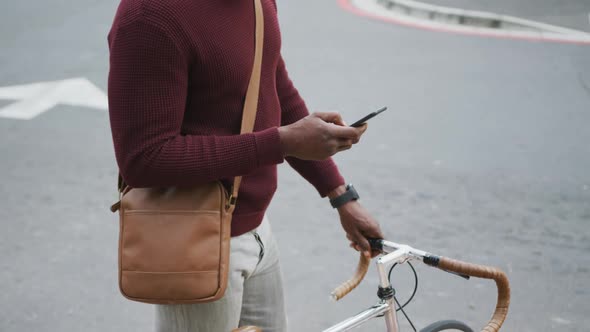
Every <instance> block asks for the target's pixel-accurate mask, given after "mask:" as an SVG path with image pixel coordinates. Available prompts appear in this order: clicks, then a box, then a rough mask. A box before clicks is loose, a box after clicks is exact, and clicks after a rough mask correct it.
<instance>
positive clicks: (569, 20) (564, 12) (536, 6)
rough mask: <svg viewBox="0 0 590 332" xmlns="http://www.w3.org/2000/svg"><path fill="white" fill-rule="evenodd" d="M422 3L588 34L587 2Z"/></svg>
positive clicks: (462, 0)
mask: <svg viewBox="0 0 590 332" xmlns="http://www.w3.org/2000/svg"><path fill="white" fill-rule="evenodd" d="M419 1H422V2H425V3H429V4H433V5H440V6H447V7H456V8H462V9H471V10H482V11H488V12H494V13H498V14H506V15H511V16H516V17H521V18H524V19H529V20H534V21H539V22H543V23H548V24H554V25H559V26H563V27H566V28H570V29H577V30H581V31H587V32H590V22H589V18H588V15H589V13H590V1H588V0H518V1H514V0H494V1H489V0H419Z"/></svg>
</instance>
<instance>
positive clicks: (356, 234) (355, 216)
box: [328, 186, 383, 257]
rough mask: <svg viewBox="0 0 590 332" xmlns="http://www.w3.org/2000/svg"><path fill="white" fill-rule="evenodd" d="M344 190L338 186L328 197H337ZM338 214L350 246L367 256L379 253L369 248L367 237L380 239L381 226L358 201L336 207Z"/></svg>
mask: <svg viewBox="0 0 590 332" xmlns="http://www.w3.org/2000/svg"><path fill="white" fill-rule="evenodd" d="M345 191H346V187H345V186H340V187H338V188H336V189H335V190H333V191H332V192H330V193H329V194H328V197H330V198H334V197H337V196H339V195H341V194H342V193H344V192H345ZM338 214H339V215H340V223H341V224H342V228H344V231H345V232H346V238H348V240H349V241H350V247H351V248H353V249H355V250H357V251H361V252H363V254H364V255H365V256H367V257H368V256H370V257H375V256H377V255H379V254H380V252H379V251H375V250H373V251H372V250H371V247H370V245H369V241H367V238H377V239H382V238H383V232H381V227H379V223H377V221H376V220H375V219H374V218H373V217H372V216H371V215H370V214H369V212H368V211H367V210H366V209H365V208H364V207H363V206H362V205H361V204H360V203H359V202H358V201H350V202H348V203H346V204H344V205H342V206H341V207H339V208H338Z"/></svg>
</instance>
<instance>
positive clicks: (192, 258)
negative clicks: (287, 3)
mask: <svg viewBox="0 0 590 332" xmlns="http://www.w3.org/2000/svg"><path fill="white" fill-rule="evenodd" d="M254 8H255V12H256V37H255V45H256V46H255V47H256V50H255V54H254V66H253V69H252V75H251V77H250V82H249V85H248V90H247V92H246V99H245V102H244V109H243V113H242V127H241V131H240V132H241V133H242V134H243V133H250V132H252V130H253V128H254V121H255V118H256V109H257V106H258V94H259V86H260V68H261V65H262V46H263V40H264V36H263V32H264V17H263V11H262V5H261V3H260V0H254ZM241 180H242V178H241V177H236V178H235V179H234V183H233V187H232V190H231V194H228V192H227V191H226V190H225V188H224V186H223V185H222V184H221V182H219V181H216V182H212V183H209V184H206V185H202V186H197V187H194V188H176V187H171V188H130V187H129V186H127V185H126V184H125V183H124V181H123V178H122V177H121V175H120V174H119V197H120V200H119V201H118V202H117V203H115V204H113V206H111V211H113V212H116V211H117V210H118V211H119V220H120V229H119V288H120V290H121V293H122V294H123V296H125V297H126V298H128V299H129V300H133V301H140V302H147V303H154V304H156V303H160V304H164V303H165V304H181V303H201V302H210V301H215V300H218V299H220V298H221V297H222V296H223V294H224V292H225V289H226V287H227V275H228V269H229V249H230V248H229V244H230V225H231V218H232V213H233V211H234V208H235V204H236V199H237V196H238V190H239V188H240V182H241Z"/></svg>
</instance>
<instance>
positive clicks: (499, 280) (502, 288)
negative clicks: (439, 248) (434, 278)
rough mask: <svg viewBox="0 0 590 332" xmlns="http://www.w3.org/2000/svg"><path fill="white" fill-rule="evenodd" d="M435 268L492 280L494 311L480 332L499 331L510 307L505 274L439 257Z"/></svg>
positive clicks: (489, 268)
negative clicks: (495, 300)
mask: <svg viewBox="0 0 590 332" xmlns="http://www.w3.org/2000/svg"><path fill="white" fill-rule="evenodd" d="M437 267H438V268H440V269H442V270H446V271H451V272H456V273H459V274H466V275H469V276H472V277H476V278H484V279H493V280H494V281H495V282H496V287H497V288H498V301H497V302H496V310H495V311H494V314H493V315H492V318H491V319H490V321H489V322H488V325H486V326H485V327H484V328H483V329H482V332H497V331H499V330H500V327H502V324H503V323H504V320H505V319H506V315H507V314H508V307H509V306H510V283H509V281H508V277H507V276H506V274H505V273H504V272H503V271H502V270H500V269H498V268H495V267H490V266H485V265H478V264H472V263H467V262H462V261H459V260H455V259H451V258H447V257H440V260H439V262H438V265H437Z"/></svg>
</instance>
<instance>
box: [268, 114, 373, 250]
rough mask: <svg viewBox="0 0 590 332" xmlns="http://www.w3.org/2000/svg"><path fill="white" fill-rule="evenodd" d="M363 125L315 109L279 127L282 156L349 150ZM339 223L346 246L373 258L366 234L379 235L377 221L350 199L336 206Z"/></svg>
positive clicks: (312, 156) (326, 155) (316, 155)
mask: <svg viewBox="0 0 590 332" xmlns="http://www.w3.org/2000/svg"><path fill="white" fill-rule="evenodd" d="M366 130H367V124H366V123H365V124H363V125H362V126H360V127H358V128H351V127H348V126H347V125H346V123H345V122H344V120H342V117H341V116H340V114H338V113H335V112H323V113H320V112H317V113H313V114H310V115H308V116H307V117H305V118H303V119H301V120H299V121H297V122H295V123H292V124H290V125H287V126H283V127H279V135H280V138H281V148H282V150H283V152H284V154H285V155H286V156H294V157H297V158H299V159H305V160H324V159H326V158H329V157H330V156H332V155H334V154H336V153H338V152H341V151H344V150H348V149H350V148H351V147H352V146H353V145H354V144H356V143H358V142H359V140H360V138H361V136H362V135H363V133H364V132H365V131H366ZM345 191H346V188H345V186H340V187H338V188H336V189H334V190H333V191H332V192H330V193H329V194H328V196H329V197H330V198H334V197H337V196H340V195H341V194H342V193H344V192H345ZM338 214H339V215H340V223H341V224H342V228H344V231H345V232H346V237H347V238H348V240H349V241H350V242H351V244H350V246H351V247H352V248H354V249H356V250H357V251H362V252H363V253H364V255H366V256H372V257H375V256H376V255H378V254H379V252H376V251H374V252H371V248H370V246H369V242H368V241H367V237H370V238H383V233H381V229H380V228H379V224H378V223H377V222H376V221H375V219H373V217H372V216H371V215H370V214H369V213H368V212H367V211H366V210H365V209H364V208H363V207H362V206H361V204H360V203H359V202H356V201H351V202H348V203H346V204H344V205H342V206H341V207H339V208H338Z"/></svg>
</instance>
